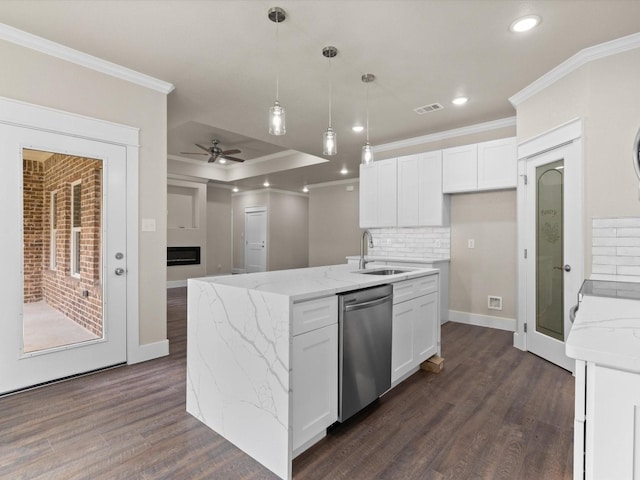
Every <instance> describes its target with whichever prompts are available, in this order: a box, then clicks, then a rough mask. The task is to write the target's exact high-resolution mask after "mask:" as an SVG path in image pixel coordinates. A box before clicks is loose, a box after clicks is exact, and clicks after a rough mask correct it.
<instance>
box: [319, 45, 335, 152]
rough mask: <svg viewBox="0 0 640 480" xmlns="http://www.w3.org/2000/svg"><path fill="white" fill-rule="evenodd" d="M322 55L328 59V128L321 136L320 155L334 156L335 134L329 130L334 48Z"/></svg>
mask: <svg viewBox="0 0 640 480" xmlns="http://www.w3.org/2000/svg"><path fill="white" fill-rule="evenodd" d="M322 55H324V56H325V57H327V58H328V59H329V127H328V128H327V131H326V132H324V134H323V135H322V153H323V155H335V154H337V153H338V143H337V142H338V139H337V137H336V132H334V131H333V128H331V59H332V58H333V57H335V56H336V55H338V49H337V48H336V47H324V48H323V49H322Z"/></svg>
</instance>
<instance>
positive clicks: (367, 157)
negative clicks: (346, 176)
mask: <svg viewBox="0 0 640 480" xmlns="http://www.w3.org/2000/svg"><path fill="white" fill-rule="evenodd" d="M375 79H376V76H375V75H374V74H373V73H365V74H364V75H362V81H363V82H364V83H366V84H367V126H366V128H367V142H366V143H365V144H364V146H363V147H362V163H363V164H365V165H367V164H369V163H371V162H373V149H372V148H371V144H370V143H369V83H371V82H373V81H374V80H375Z"/></svg>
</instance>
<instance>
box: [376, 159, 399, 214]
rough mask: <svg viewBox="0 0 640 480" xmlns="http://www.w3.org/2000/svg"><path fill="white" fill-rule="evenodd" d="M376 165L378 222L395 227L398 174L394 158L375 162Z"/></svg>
mask: <svg viewBox="0 0 640 480" xmlns="http://www.w3.org/2000/svg"><path fill="white" fill-rule="evenodd" d="M375 163H376V164H377V167H378V224H377V225H376V226H377V227H395V226H396V223H397V213H398V195H397V192H398V180H397V178H398V174H397V170H396V159H395V158H391V159H389V160H381V161H379V162H375Z"/></svg>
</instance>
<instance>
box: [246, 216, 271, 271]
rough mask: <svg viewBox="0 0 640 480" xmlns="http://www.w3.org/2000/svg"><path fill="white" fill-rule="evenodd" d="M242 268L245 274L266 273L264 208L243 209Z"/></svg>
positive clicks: (265, 221) (265, 222)
mask: <svg viewBox="0 0 640 480" xmlns="http://www.w3.org/2000/svg"><path fill="white" fill-rule="evenodd" d="M244 268H245V270H246V271H247V272H266V271H267V209H266V208H265V207H250V208H245V211H244Z"/></svg>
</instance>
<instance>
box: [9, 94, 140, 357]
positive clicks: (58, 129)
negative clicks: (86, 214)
mask: <svg viewBox="0 0 640 480" xmlns="http://www.w3.org/2000/svg"><path fill="white" fill-rule="evenodd" d="M0 123H3V124H8V125H13V126H18V127H23V128H28V129H32V130H41V131H45V132H50V133H54V134H59V135H67V136H71V137H78V138H83V139H86V140H92V141H99V142H106V143H111V144H115V145H120V146H122V147H125V148H126V157H127V158H126V175H127V178H126V192H127V193H126V211H127V218H126V246H127V257H128V259H127V287H126V294H127V301H126V311H127V363H128V364H132V363H137V362H141V361H144V360H147V359H148V353H147V352H146V351H145V350H144V349H141V348H140V336H139V314H138V303H139V302H138V291H139V287H138V283H139V273H138V163H139V136H140V129H138V128H135V127H130V126H127V125H121V124H117V123H113V122H109V121H106V120H100V119H96V118H91V117H86V116H83V115H78V114H75V113H71V112H65V111H63V110H57V109H54V108H49V107H44V106H40V105H35V104H32V103H27V102H21V101H19V100H14V99H11V98H6V97H0Z"/></svg>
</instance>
